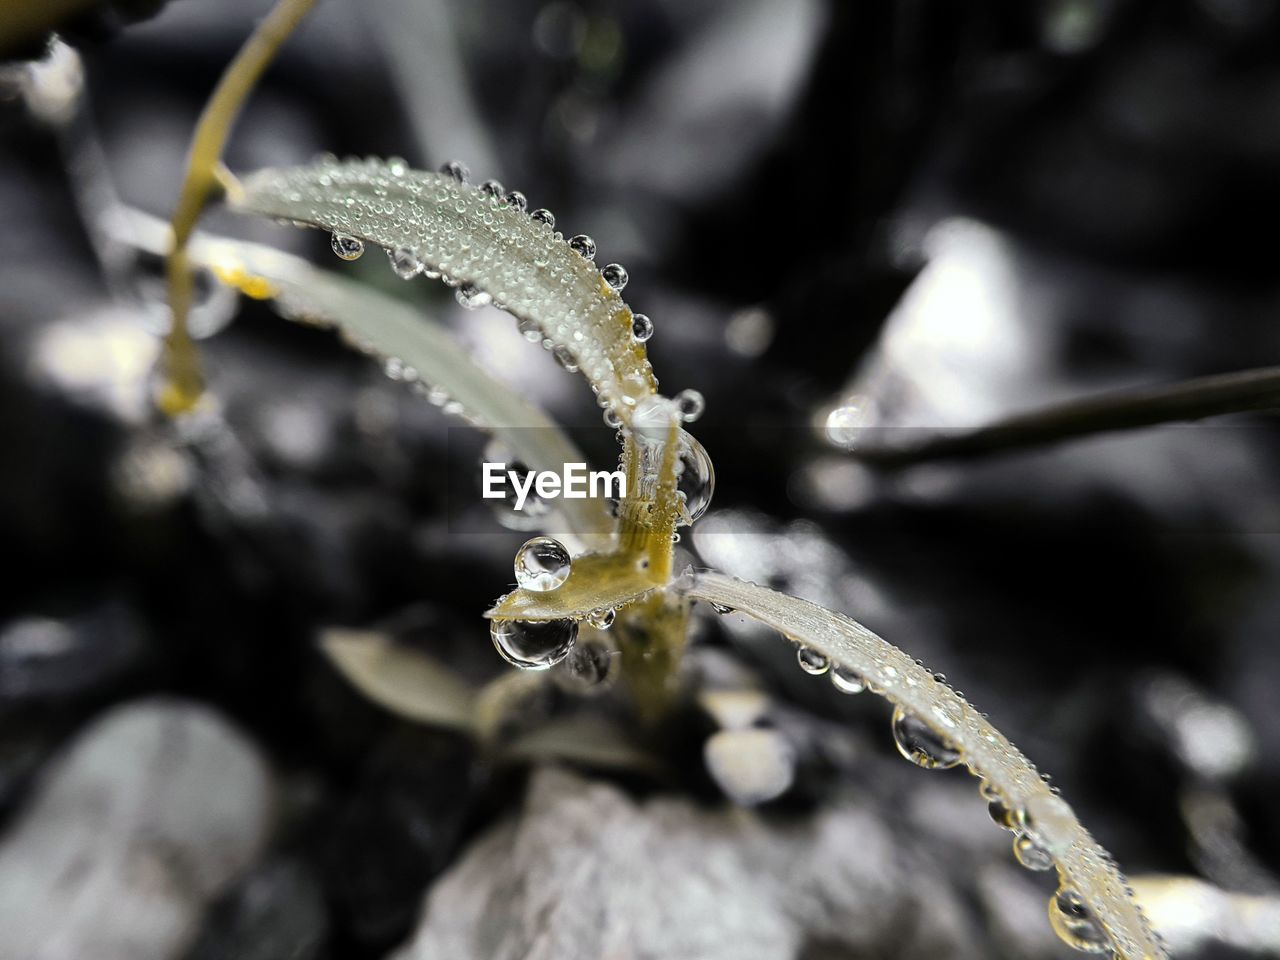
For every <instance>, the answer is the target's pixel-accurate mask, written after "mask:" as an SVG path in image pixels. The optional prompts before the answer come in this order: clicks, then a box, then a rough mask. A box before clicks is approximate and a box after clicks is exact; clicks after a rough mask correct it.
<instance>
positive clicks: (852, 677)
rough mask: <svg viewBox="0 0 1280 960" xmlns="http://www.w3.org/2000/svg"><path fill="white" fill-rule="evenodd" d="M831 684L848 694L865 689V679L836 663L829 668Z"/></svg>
mask: <svg viewBox="0 0 1280 960" xmlns="http://www.w3.org/2000/svg"><path fill="white" fill-rule="evenodd" d="M831 685H832V686H833V687H835V688H836V689H837V690H839V691H840V692H841V693H849V694H853V693H861V692H862V691H863V690H865V689H867V684H866V681H865V680H863V679H862V676H861V675H860V674H858V673H855V672H854V671H853V670H850V669H849V668H848V667H842V666H840V665H838V664H837V665H835V666H833V667H832V668H831Z"/></svg>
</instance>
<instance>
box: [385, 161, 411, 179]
mask: <svg viewBox="0 0 1280 960" xmlns="http://www.w3.org/2000/svg"><path fill="white" fill-rule="evenodd" d="M408 172H409V164H408V162H407V161H406V160H405V159H404V157H387V173H389V174H391V175H392V176H393V177H403V176H404V175H405V174H406V173H408Z"/></svg>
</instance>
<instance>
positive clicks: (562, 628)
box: [489, 620, 578, 670]
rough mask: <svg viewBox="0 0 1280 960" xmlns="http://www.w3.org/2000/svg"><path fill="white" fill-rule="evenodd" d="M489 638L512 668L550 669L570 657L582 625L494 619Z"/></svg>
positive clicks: (568, 622) (565, 622) (560, 621)
mask: <svg viewBox="0 0 1280 960" xmlns="http://www.w3.org/2000/svg"><path fill="white" fill-rule="evenodd" d="M489 637H490V639H492V640H493V645H494V646H495V647H496V648H497V650H498V653H500V654H502V658H503V659H504V660H506V661H507V663H509V664H511V665H512V666H515V667H519V668H520V669H521V670H546V669H547V668H549V667H553V666H555V665H556V664H557V663H559V662H560V661H561V660H563V659H564V658H565V657H566V656H568V655H569V651H570V650H572V649H573V644H574V641H576V640H577V639H578V625H577V624H576V623H575V622H574V621H572V620H494V621H492V622H491V623H490V624H489Z"/></svg>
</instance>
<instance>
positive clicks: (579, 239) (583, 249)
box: [569, 233, 596, 260]
mask: <svg viewBox="0 0 1280 960" xmlns="http://www.w3.org/2000/svg"><path fill="white" fill-rule="evenodd" d="M569 249H570V250H572V251H573V252H574V253H576V254H578V255H579V256H582V257H585V258H586V259H588V260H594V259H595V258H596V242H595V241H594V240H592V239H591V238H590V237H588V236H587V235H586V234H585V233H580V234H578V235H577V236H576V237H570V238H569Z"/></svg>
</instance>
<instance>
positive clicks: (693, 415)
mask: <svg viewBox="0 0 1280 960" xmlns="http://www.w3.org/2000/svg"><path fill="white" fill-rule="evenodd" d="M675 401H676V409H677V410H679V411H680V419H681V420H683V421H684V422H685V423H693V421H695V420H697V419H698V418H699V417H700V416H702V413H703V411H704V410H706V409H707V400H706V398H705V397H704V396H703V395H702V394H701V393H699V392H698V391H697V390H693V389H689V390H681V391H680V392H679V393H677V394H676V396H675Z"/></svg>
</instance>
